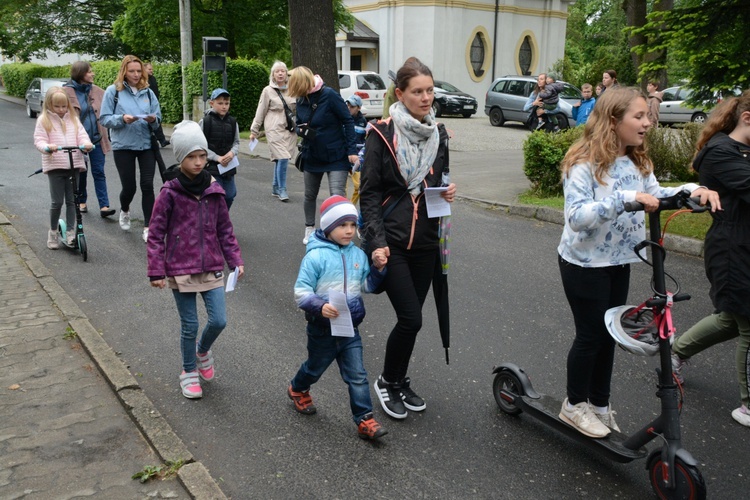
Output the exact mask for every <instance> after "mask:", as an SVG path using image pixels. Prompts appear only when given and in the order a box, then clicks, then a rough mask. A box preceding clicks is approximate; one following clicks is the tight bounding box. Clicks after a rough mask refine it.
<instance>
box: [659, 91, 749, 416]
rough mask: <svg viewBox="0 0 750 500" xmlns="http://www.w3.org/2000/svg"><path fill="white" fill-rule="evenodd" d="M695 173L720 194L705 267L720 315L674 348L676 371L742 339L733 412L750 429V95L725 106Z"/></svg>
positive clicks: (706, 136) (714, 116)
mask: <svg viewBox="0 0 750 500" xmlns="http://www.w3.org/2000/svg"><path fill="white" fill-rule="evenodd" d="M696 149H697V151H696V155H695V159H694V160H693V168H694V169H695V170H696V171H697V172H698V174H699V179H700V183H701V185H702V186H706V187H708V188H709V189H713V190H715V191H717V192H718V193H719V196H720V197H721V208H722V210H717V211H715V212H711V217H712V218H713V223H712V224H711V227H710V228H709V230H708V232H707V233H706V243H705V249H704V262H705V266H706V276H707V277H708V281H709V282H710V283H711V289H710V291H709V294H710V296H711V301H712V302H713V305H714V308H715V310H716V312H715V313H714V314H711V315H710V316H708V317H706V318H703V319H702V320H700V321H699V322H698V323H696V324H695V325H694V326H693V327H692V328H690V330H688V331H687V332H685V333H684V334H683V335H682V336H681V337H679V338H678V339H677V340H676V341H675V343H674V345H673V346H672V366H673V367H674V370H675V375H676V376H677V379H678V380H679V381H680V382H683V381H684V373H683V370H684V366H685V364H686V363H687V360H688V359H689V358H690V357H691V356H693V355H695V354H697V353H699V352H701V351H702V350H704V349H706V348H708V347H711V346H712V345H714V344H718V343H720V342H724V341H725V340H730V339H733V338H736V337H739V341H738V343H737V355H736V367H737V376H738V380H739V385H740V399H741V406H740V407H739V408H737V409H736V410H734V411H733V412H732V417H733V418H734V419H735V420H736V421H737V422H739V423H740V424H742V425H744V426H747V427H750V410H748V407H750V395H748V383H749V382H750V90H746V91H745V92H744V93H743V94H742V95H741V96H740V97H736V98H731V99H729V100H726V101H724V102H723V103H721V104H720V105H719V106H718V107H717V108H716V109H715V110H714V112H713V113H711V117H710V118H709V120H708V122H706V125H705V127H704V128H703V131H702V132H701V135H700V137H699V139H698V144H697V148H696Z"/></svg>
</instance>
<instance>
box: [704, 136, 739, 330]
mask: <svg viewBox="0 0 750 500" xmlns="http://www.w3.org/2000/svg"><path fill="white" fill-rule="evenodd" d="M693 168H694V169H695V170H696V171H697V172H698V175H699V179H700V183H701V185H702V186H706V187H707V188H708V189H713V190H714V191H716V192H717V193H719V196H720V197H721V208H722V209H723V210H721V211H716V212H711V217H712V218H713V223H712V224H711V227H710V228H709V229H708V232H707V233H706V242H705V250H704V263H705V267H706V276H707V277H708V281H709V282H710V283H711V290H710V295H711V301H712V302H713V305H714V307H715V308H716V309H718V310H719V311H721V312H728V313H734V314H741V315H742V316H745V317H746V318H750V146H748V145H746V144H743V143H741V142H737V141H735V140H734V139H732V138H731V137H729V136H728V135H727V134H725V133H724V132H718V133H717V134H716V135H714V136H713V137H712V138H711V139H710V140H709V141H708V143H707V144H706V145H705V146H704V147H703V149H701V151H700V152H699V153H698V156H696V158H695V160H694V161H693Z"/></svg>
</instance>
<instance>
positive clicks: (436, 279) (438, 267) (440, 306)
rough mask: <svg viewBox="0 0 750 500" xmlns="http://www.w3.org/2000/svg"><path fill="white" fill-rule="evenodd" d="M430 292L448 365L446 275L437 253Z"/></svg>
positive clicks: (449, 326) (449, 324)
mask: <svg viewBox="0 0 750 500" xmlns="http://www.w3.org/2000/svg"><path fill="white" fill-rule="evenodd" d="M432 293H433V294H434V295H435V306H436V307H437V315H438V327H439V328H440V338H441V339H442V341H443V348H445V364H446V365H449V364H450V358H449V356H448V348H450V346H451V322H450V307H449V301H448V275H447V274H443V265H442V262H441V259H440V256H439V255H438V258H437V259H435V271H434V273H433V275H432Z"/></svg>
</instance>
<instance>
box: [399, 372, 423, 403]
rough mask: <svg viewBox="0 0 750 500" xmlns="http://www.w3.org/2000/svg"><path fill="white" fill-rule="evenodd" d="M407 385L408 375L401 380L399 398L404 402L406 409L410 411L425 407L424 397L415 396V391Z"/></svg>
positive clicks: (408, 383)
mask: <svg viewBox="0 0 750 500" xmlns="http://www.w3.org/2000/svg"><path fill="white" fill-rule="evenodd" d="M409 385H411V379H410V378H409V377H406V378H405V379H403V380H402V381H401V400H402V401H403V402H404V406H406V409H407V410H411V411H422V410H424V409H425V408H427V405H426V404H425V402H424V399H422V398H420V397H419V396H417V393H416V392H414V391H413V390H412V389H411V387H409Z"/></svg>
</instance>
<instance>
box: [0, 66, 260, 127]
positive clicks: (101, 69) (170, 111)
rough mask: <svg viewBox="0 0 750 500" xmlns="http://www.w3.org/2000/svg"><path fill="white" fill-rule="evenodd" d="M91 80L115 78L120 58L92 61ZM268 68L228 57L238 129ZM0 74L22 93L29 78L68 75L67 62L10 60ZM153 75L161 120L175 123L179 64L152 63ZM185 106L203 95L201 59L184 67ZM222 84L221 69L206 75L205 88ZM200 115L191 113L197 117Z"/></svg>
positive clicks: (103, 82)
mask: <svg viewBox="0 0 750 500" xmlns="http://www.w3.org/2000/svg"><path fill="white" fill-rule="evenodd" d="M91 66H92V68H93V70H94V83H96V84H97V85H98V86H100V87H102V88H103V89H106V88H107V87H109V86H110V85H112V83H113V82H114V81H115V78H117V72H118V71H119V69H120V61H98V62H92V63H91ZM269 73H270V68H269V67H268V66H266V65H264V64H263V63H261V62H259V61H256V60H247V59H230V60H227V90H228V91H229V93H230V94H231V95H232V107H231V109H230V111H229V112H230V113H231V115H232V116H234V117H235V118H237V122H238V124H239V126H240V128H241V129H249V128H250V125H251V124H252V122H253V118H254V117H255V109H256V108H257V106H258V99H259V98H260V93H261V91H262V90H263V88H264V87H265V86H266V85H268V75H269ZM0 75H2V79H3V81H4V82H5V89H6V92H7V93H8V95H12V96H16V97H24V95H25V94H26V88H27V87H28V86H29V83H31V80H32V79H34V78H36V77H42V78H70V66H69V65H66V66H41V65H39V64H30V63H12V64H4V65H2V66H0ZM154 76H155V77H156V80H157V81H158V82H159V93H160V94H161V95H160V99H159V104H160V105H161V111H162V121H164V122H165V123H177V122H180V121H181V120H182V71H181V67H180V65H179V64H177V63H175V64H154ZM187 77H188V93H189V94H190V102H189V103H188V108H189V109H190V110H191V111H192V108H193V103H192V98H193V97H196V96H202V95H203V70H202V65H201V62H200V61H194V62H192V63H190V65H189V66H188V70H187ZM220 86H222V79H221V73H219V72H216V71H212V72H211V73H209V75H208V92H209V93H210V92H211V90H213V89H215V88H216V87H220ZM200 118H201V117H200V116H194V117H193V119H194V120H196V121H198V120H200Z"/></svg>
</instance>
